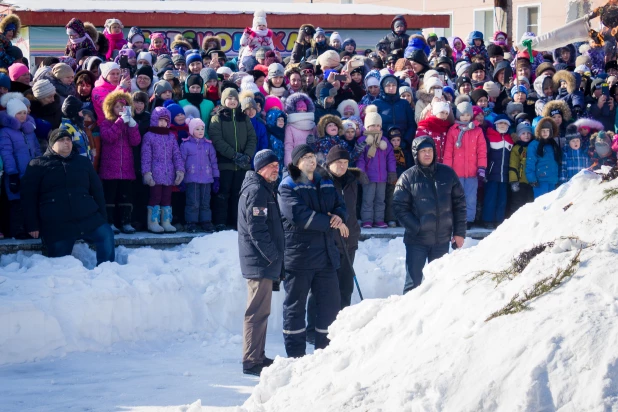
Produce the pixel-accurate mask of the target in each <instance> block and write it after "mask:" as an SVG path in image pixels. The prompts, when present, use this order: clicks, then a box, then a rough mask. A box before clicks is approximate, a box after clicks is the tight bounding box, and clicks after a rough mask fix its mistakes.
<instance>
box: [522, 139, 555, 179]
mask: <svg viewBox="0 0 618 412" xmlns="http://www.w3.org/2000/svg"><path fill="white" fill-rule="evenodd" d="M548 140H550V141H552V142H554V140H553V139H551V138H550V139H548ZM539 143H540V142H539V140H534V141H532V142H530V144H529V145H528V152H527V154H526V178H527V179H528V182H530V183H536V182H538V183H550V184H554V185H555V184H557V183H558V181H559V180H560V165H559V164H558V162H556V156H555V152H554V151H555V150H556V147H557V144H556V145H552V144H549V143H548V144H546V145H545V147H544V149H543V156H538V154H537V148H538V147H539ZM554 143H555V142H554Z"/></svg>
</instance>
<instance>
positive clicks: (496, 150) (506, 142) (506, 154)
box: [486, 127, 513, 182]
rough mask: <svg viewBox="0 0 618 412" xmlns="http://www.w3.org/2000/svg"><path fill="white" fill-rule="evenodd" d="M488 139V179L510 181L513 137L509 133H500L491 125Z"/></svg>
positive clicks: (488, 130)
mask: <svg viewBox="0 0 618 412" xmlns="http://www.w3.org/2000/svg"><path fill="white" fill-rule="evenodd" d="M487 140H488V141H489V155H488V157H487V173H486V177H487V180H490V181H492V182H508V180H509V176H508V175H509V163H510V161H511V150H512V149H513V138H512V137H511V135H509V134H508V133H505V134H500V133H498V132H497V131H496V130H495V129H492V128H491V127H490V128H488V129H487Z"/></svg>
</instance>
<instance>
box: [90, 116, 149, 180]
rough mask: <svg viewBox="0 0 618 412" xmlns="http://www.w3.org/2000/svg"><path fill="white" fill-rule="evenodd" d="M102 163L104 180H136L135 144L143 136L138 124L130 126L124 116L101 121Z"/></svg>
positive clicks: (101, 169)
mask: <svg viewBox="0 0 618 412" xmlns="http://www.w3.org/2000/svg"><path fill="white" fill-rule="evenodd" d="M100 127H101V164H100V166H99V177H100V178H101V179H103V180H113V179H120V180H135V168H134V167H133V149H132V147H133V146H137V145H139V144H140V142H141V140H142V137H141V136H140V134H139V127H138V126H137V124H136V125H135V126H133V127H129V124H128V123H125V122H124V121H123V120H122V118H120V117H119V118H118V119H116V121H115V122H111V121H109V120H107V119H105V118H103V123H101V126H100Z"/></svg>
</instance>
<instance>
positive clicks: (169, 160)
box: [142, 107, 185, 233]
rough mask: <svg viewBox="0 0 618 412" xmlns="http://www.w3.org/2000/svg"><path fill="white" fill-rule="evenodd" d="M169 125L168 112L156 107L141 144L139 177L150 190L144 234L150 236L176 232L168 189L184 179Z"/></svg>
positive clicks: (178, 150)
mask: <svg viewBox="0 0 618 412" xmlns="http://www.w3.org/2000/svg"><path fill="white" fill-rule="evenodd" d="M170 124H171V114H170V111H169V110H167V109H166V108H165V107H157V108H156V109H154V111H153V112H152V114H151V115H150V129H149V131H148V133H146V134H145V135H144V141H143V142H142V173H143V177H144V184H146V185H148V186H150V200H149V202H148V231H150V232H153V233H163V232H176V228H175V227H174V226H172V187H173V186H177V185H179V184H180V183H181V182H182V180H183V178H184V176H185V165H184V163H183V161H182V156H181V155H180V149H179V148H178V143H177V142H176V137H175V136H174V133H172V132H171V130H170ZM159 220H160V221H161V225H159Z"/></svg>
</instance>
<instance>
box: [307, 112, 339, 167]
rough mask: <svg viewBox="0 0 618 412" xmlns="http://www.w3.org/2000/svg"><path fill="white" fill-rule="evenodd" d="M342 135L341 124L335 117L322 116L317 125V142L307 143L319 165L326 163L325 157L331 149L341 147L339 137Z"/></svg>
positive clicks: (329, 115)
mask: <svg viewBox="0 0 618 412" xmlns="http://www.w3.org/2000/svg"><path fill="white" fill-rule="evenodd" d="M342 135H343V124H342V123H341V119H340V118H339V117H337V116H333V115H331V114H327V115H325V116H322V118H321V119H320V122H319V123H318V140H317V141H315V142H309V141H307V143H308V144H310V145H311V146H312V148H313V151H314V152H315V155H316V156H317V161H318V164H319V165H322V164H324V163H325V162H326V156H327V155H328V151H329V150H330V148H331V147H333V146H336V145H341V137H340V136H342Z"/></svg>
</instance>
